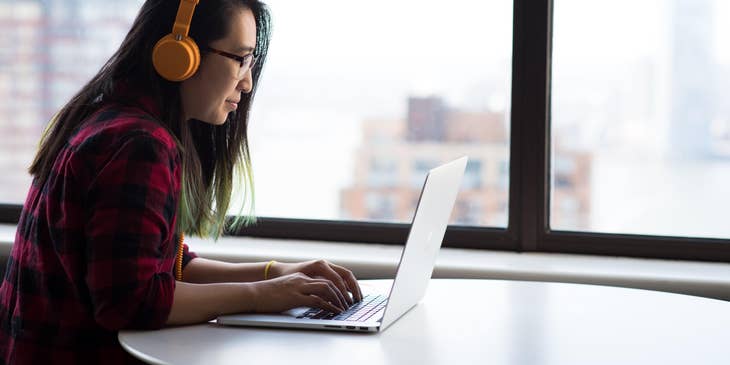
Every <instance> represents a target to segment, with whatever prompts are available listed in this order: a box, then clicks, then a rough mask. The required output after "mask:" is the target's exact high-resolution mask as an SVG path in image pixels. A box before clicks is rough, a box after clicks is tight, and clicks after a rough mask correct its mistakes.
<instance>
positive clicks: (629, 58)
mask: <svg viewBox="0 0 730 365" xmlns="http://www.w3.org/2000/svg"><path fill="white" fill-rule="evenodd" d="M140 3H141V2H140V1H139V0H137V1H132V0H126V1H118V2H114V3H113V4H112V5H110V4H108V3H104V4H101V3H99V2H84V3H81V2H77V1H70V0H65V1H53V2H30V1H28V2H25V1H15V2H0V27H3V32H1V33H0V34H2V36H0V118H2V123H0V135H2V136H9V135H12V136H13V138H7V137H3V138H2V139H0V167H2V168H3V171H4V172H5V173H3V174H2V175H0V220H2V221H5V222H15V221H17V216H18V214H19V204H21V203H22V199H23V197H24V196H25V192H26V190H27V186H28V184H29V180H28V178H27V174H26V173H25V172H24V171H25V169H26V168H27V166H28V164H29V162H30V158H31V157H32V154H33V152H34V148H35V144H36V143H37V140H38V137H39V135H40V132H41V129H42V128H43V126H44V125H45V122H46V121H47V120H48V119H49V118H50V116H51V115H52V113H53V112H55V111H56V110H57V109H58V107H59V106H60V105H61V104H63V103H64V102H65V101H66V100H67V99H68V97H69V96H70V95H71V93H72V92H73V91H75V90H77V89H78V87H79V86H81V84H82V83H83V80H85V79H86V78H88V77H89V76H90V75H91V73H93V72H94V71H95V70H96V69H98V67H99V66H100V65H101V64H102V62H104V61H105V60H106V59H107V58H108V56H109V55H110V54H111V53H112V52H113V50H114V49H115V48H116V45H117V44H118V43H119V41H121V39H122V37H123V36H124V34H125V32H126V31H127V30H128V28H129V24H130V23H131V20H132V19H133V17H134V15H135V13H136V11H137V9H138V8H139V6H140ZM268 3H269V5H270V7H271V10H272V12H273V15H274V21H275V25H276V26H275V28H274V39H273V41H272V45H271V50H270V58H269V63H268V64H267V68H266V71H265V72H264V74H263V78H262V80H261V88H260V89H259V94H258V95H257V100H256V103H255V105H254V109H253V110H252V123H251V126H250V133H249V135H250V137H251V149H252V155H253V165H254V176H255V178H256V188H257V197H256V198H257V213H258V215H259V216H262V217H265V218H262V219H261V221H260V224H258V225H256V226H253V227H248V228H246V229H244V230H243V231H241V232H237V234H246V235H253V236H265V237H284V238H299V239H317V240H335V241H347V242H355V241H362V242H379V243H392V244H402V243H403V242H404V241H405V238H406V235H407V225H405V224H403V223H405V222H408V221H409V220H410V219H412V212H413V209H414V207H415V206H416V203H417V202H418V198H419V193H420V186H421V184H422V182H423V179H424V178H425V175H426V173H427V171H428V170H429V169H430V168H432V167H434V166H436V165H438V164H439V163H441V162H443V161H446V160H450V159H452V158H455V157H459V156H461V155H468V156H470V161H471V162H470V164H469V167H468V169H467V173H466V176H465V179H464V188H463V189H462V191H461V193H460V195H459V197H458V201H457V203H456V206H455V208H454V212H453V215H452V221H451V225H450V226H449V229H448V231H447V234H446V238H445V241H444V245H445V246H452V247H463V248H488V249H501V250H517V251H540V252H568V253H589V254H607V255H628V256H638V257H660V258H674V259H697V260H708V261H726V262H730V245H728V243H730V240H728V233H730V232H728V228H727V225H726V224H725V223H724V222H723V221H722V219H723V217H724V214H723V213H724V210H725V209H723V208H725V207H728V206H730V201H728V199H727V197H726V195H727V194H724V189H723V185H726V184H725V182H726V181H730V179H728V176H726V175H727V174H726V171H730V169H728V165H727V164H728V161H730V159H728V158H727V157H728V156H730V109H729V108H730V103H727V102H723V100H722V97H725V96H726V95H729V94H730V90H726V89H727V88H728V85H730V61H729V60H730V48H728V44H730V42H728V41H727V40H728V39H727V34H730V28H728V27H729V24H730V21H728V19H727V16H728V15H727V14H730V5H729V4H728V3H727V2H725V1H721V0H668V1H661V0H649V1H642V2H631V1H628V0H621V1H618V2H612V3H610V4H603V3H601V2H599V1H595V0H591V1H578V0H530V1H528V0H514V1H509V0H499V1H490V2H479V1H470V0H458V1H457V0H454V1H449V2H443V1H440V2H437V1H434V0H427V1H420V2H417V3H414V2H407V1H400V0H399V1H395V0H389V1H386V0H375V1H370V2H366V3H359V2H353V1H347V0H345V1H342V0H340V1H334V0H326V1H321V2H317V3H307V4H303V3H301V2H291V1H284V0H270V1H269V2H268ZM71 20H73V21H71ZM69 24H70V25H69ZM99 24H104V26H103V27H100V26H99ZM43 27H46V28H43ZM86 29H94V30H95V31H94V32H90V31H86ZM679 30H681V31H679ZM44 49H47V50H48V51H47V53H45V54H43V56H44V57H45V58H47V59H49V60H57V62H55V61H53V62H48V63H42V62H34V61H32V60H37V59H39V57H37V56H39V55H38V54H37V52H38V50H44ZM68 55H73V56H74V57H76V58H75V59H74V60H73V62H70V61H69V59H68V58H67V57H65V56H68ZM80 62H83V64H84V65H86V66H85V67H83V68H77V67H75V66H76V65H77V64H79V63H80ZM37 95H41V96H42V97H41V98H38V97H36V96H37ZM234 209H235V207H234Z"/></svg>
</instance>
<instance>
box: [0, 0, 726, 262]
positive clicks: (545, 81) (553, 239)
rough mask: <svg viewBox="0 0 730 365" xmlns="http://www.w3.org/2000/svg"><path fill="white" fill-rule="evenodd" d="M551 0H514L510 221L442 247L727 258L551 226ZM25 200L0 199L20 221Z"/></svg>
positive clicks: (301, 226) (355, 236)
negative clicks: (20, 203)
mask: <svg viewBox="0 0 730 365" xmlns="http://www.w3.org/2000/svg"><path fill="white" fill-rule="evenodd" d="M552 9H553V0H514V3H513V49H512V91H511V93H512V105H511V122H510V123H511V128H510V132H511V135H510V158H509V161H510V165H509V172H510V181H509V203H508V204H509V214H508V216H509V219H508V225H507V227H506V228H489V227H470V226H456V225H450V226H449V228H448V229H447V232H446V236H445V237H444V244H443V246H444V247H455V248H469V249H488V250H503V251H517V252H553V253H573V254H591V255H611V256H628V257H645V258H661V259H680V260H696V261H715V262H730V239H709V238H697V237H668V236H650V235H628V234H608V233H593V232H571V231H553V230H551V229H550V225H549V222H550V209H549V207H550V186H549V183H550V171H551V166H550V153H551V145H550V134H551V124H550V97H551V95H550V90H551V83H550V82H551V61H552ZM21 208H22V207H21V206H20V205H13V204H0V222H4V223H17V222H18V219H19V217H20V212H21ZM408 228H409V225H407V224H398V223H376V222H356V221H335V220H311V219H289V218H267V217H262V218H259V222H258V224H256V225H255V226H251V227H245V228H243V229H241V230H240V231H238V232H231V233H230V235H232V236H250V237H265V238H277V239H297V240H319V241H336V242H361V243H362V242H367V243H379V244H392V245H403V244H404V242H405V240H406V238H407V235H408Z"/></svg>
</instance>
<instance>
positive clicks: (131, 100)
mask: <svg viewBox="0 0 730 365" xmlns="http://www.w3.org/2000/svg"><path fill="white" fill-rule="evenodd" d="M111 100H113V101H115V102H118V103H121V104H126V105H131V106H134V107H137V108H139V109H142V111H144V112H145V113H147V114H149V115H150V116H152V117H153V118H155V119H158V120H159V119H161V118H162V112H161V108H160V105H159V103H158V102H157V100H156V99H155V98H154V97H152V95H150V94H149V93H148V92H145V91H143V89H142V88H141V87H138V86H136V85H133V84H131V83H130V82H128V81H117V82H116V84H115V85H114V91H113V94H112V97H111Z"/></svg>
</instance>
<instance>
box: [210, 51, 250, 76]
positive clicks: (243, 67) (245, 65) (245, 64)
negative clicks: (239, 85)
mask: <svg viewBox="0 0 730 365" xmlns="http://www.w3.org/2000/svg"><path fill="white" fill-rule="evenodd" d="M201 50H202V51H203V52H211V53H215V54H219V55H221V56H223V57H228V58H230V59H232V60H234V61H237V62H238V63H239V66H240V67H239V69H238V74H237V75H236V79H237V80H243V78H244V77H245V76H246V71H248V70H249V69H251V68H253V66H254V65H255V64H256V57H255V56H254V55H253V53H249V54H247V55H245V56H243V57H241V56H239V55H235V54H233V53H228V52H226V51H221V50H218V49H215V48H211V47H208V46H203V47H201Z"/></svg>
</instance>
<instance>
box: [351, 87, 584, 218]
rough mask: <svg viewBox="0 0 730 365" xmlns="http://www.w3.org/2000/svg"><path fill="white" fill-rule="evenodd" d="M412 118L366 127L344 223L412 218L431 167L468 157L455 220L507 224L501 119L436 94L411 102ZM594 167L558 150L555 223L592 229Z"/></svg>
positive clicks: (506, 177)
mask: <svg viewBox="0 0 730 365" xmlns="http://www.w3.org/2000/svg"><path fill="white" fill-rule="evenodd" d="M429 113H433V114H432V115H429ZM407 115H408V117H407V118H406V119H405V120H397V119H395V120H392V119H391V120H389V119H379V120H367V121H364V122H363V136H364V137H363V143H362V145H361V146H360V148H359V149H358V151H357V153H356V156H355V159H356V161H355V164H354V165H355V168H354V171H353V173H354V175H355V176H354V179H353V181H354V184H353V185H352V186H349V187H347V188H345V189H343V190H342V191H341V193H340V196H341V200H340V202H341V216H342V217H343V219H352V220H377V221H392V222H398V221H400V222H403V221H410V220H411V219H412V215H413V212H414V209H415V206H416V204H417V203H418V198H419V195H420V192H421V187H422V185H423V181H424V179H425V177H426V174H427V173H428V170H429V169H431V168H433V167H436V166H437V165H439V164H440V163H443V162H446V161H447V160H449V159H453V158H457V157H459V156H462V155H468V156H469V159H470V160H469V163H468V165H467V167H466V171H465V173H464V179H463V184H462V189H461V191H460V193H459V197H458V198H457V202H456V205H455V207H454V212H453V216H452V222H455V223H457V224H463V225H487V226H495V227H504V226H506V225H507V216H508V199H509V142H508V141H509V132H508V130H507V128H506V123H505V120H504V119H505V118H504V115H503V114H502V113H495V112H466V111H461V110H458V109H450V108H448V107H447V106H446V105H445V103H444V101H443V100H442V99H441V98H438V97H428V98H410V99H409V100H408V114H407ZM429 128H433V129H434V130H428V129H429ZM411 129H416V130H415V131H414V130H411ZM590 166H591V156H590V154H589V153H587V152H578V151H573V152H571V151H563V150H561V149H560V147H558V148H557V151H556V159H555V169H554V181H555V182H554V184H553V185H552V186H553V199H554V204H553V209H552V210H551V212H552V214H553V217H552V222H553V223H554V224H562V223H563V222H566V223H567V224H570V226H577V227H587V226H588V224H589V218H590V217H589V214H590Z"/></svg>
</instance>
